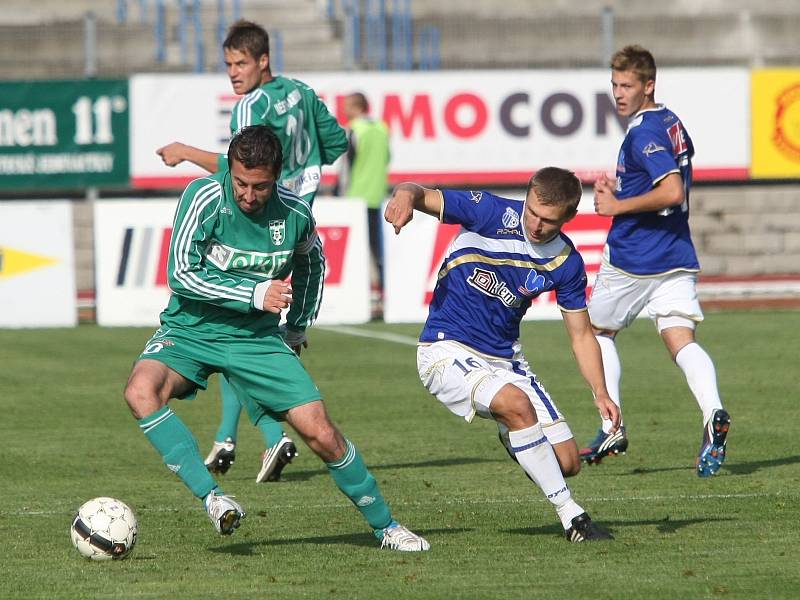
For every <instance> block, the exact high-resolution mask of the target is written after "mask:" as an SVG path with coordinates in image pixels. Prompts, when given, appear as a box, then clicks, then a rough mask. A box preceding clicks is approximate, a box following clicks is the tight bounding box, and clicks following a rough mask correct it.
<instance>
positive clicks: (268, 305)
mask: <svg viewBox="0 0 800 600" xmlns="http://www.w3.org/2000/svg"><path fill="white" fill-rule="evenodd" d="M291 303H292V286H291V285H289V284H288V283H286V282H285V281H281V280H280V279H275V280H273V281H272V283H271V284H270V286H269V288H267V293H266V294H264V304H263V309H264V310H265V311H267V312H271V313H280V312H281V311H282V310H283V309H284V308H289V305H290V304H291Z"/></svg>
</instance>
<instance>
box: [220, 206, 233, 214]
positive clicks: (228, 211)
mask: <svg viewBox="0 0 800 600" xmlns="http://www.w3.org/2000/svg"><path fill="white" fill-rule="evenodd" d="M219 212H221V213H222V214H223V215H232V214H233V211H232V210H231V208H230V207H229V206H223V207H222V208H221V209H219Z"/></svg>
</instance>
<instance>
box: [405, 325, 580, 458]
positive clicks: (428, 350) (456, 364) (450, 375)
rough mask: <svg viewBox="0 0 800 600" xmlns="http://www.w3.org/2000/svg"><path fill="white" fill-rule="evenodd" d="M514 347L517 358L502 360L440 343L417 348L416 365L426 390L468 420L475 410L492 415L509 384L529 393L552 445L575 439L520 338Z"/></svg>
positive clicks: (482, 415) (460, 345) (469, 420)
mask: <svg viewBox="0 0 800 600" xmlns="http://www.w3.org/2000/svg"><path fill="white" fill-rule="evenodd" d="M514 350H515V353H514V358H512V359H502V358H497V357H492V356H487V355H485V354H481V353H479V352H476V351H475V350H473V349H472V348H469V347H468V346H464V345H463V344H459V343H458V342H452V341H444V342H435V343H433V344H430V345H426V346H419V347H418V348H417V370H418V371H419V378H420V379H421V380H422V385H424V386H425V389H427V390H428V391H429V392H430V393H431V394H433V395H434V396H436V398H437V399H438V400H439V402H441V403H442V404H444V405H445V406H446V407H447V408H448V409H449V410H450V412H452V413H454V414H456V415H458V416H459V417H462V418H464V419H465V420H466V421H467V422H472V420H473V419H474V418H475V415H476V414H477V415H478V416H480V417H483V418H485V419H491V418H492V414H491V411H490V409H489V406H490V405H491V403H492V399H493V398H494V396H495V394H497V392H498V391H500V388H502V387H503V386H504V385H505V384H507V383H510V384H512V385H515V386H517V387H518V388H519V389H521V390H522V391H523V392H525V394H527V396H528V398H529V399H530V401H531V404H532V405H533V408H534V409H535V410H536V416H537V418H538V420H539V423H541V425H542V431H543V432H544V434H545V436H546V437H547V439H548V441H549V442H550V443H551V444H557V443H559V442H563V441H566V440H569V439H572V437H573V436H572V431H571V430H570V428H569V425H567V422H566V421H565V420H564V416H563V415H562V414H561V412H559V410H558V408H557V407H556V405H555V403H554V402H553V401H552V400H551V399H550V395H549V394H548V393H547V392H546V391H545V389H544V387H543V386H542V384H541V383H539V381H538V380H537V378H536V375H535V374H534V373H533V372H532V371H531V370H530V367H529V366H528V362H527V361H526V360H525V356H524V355H523V354H522V348H521V345H520V344H519V343H517V344H516V345H515V347H514ZM501 430H502V428H501Z"/></svg>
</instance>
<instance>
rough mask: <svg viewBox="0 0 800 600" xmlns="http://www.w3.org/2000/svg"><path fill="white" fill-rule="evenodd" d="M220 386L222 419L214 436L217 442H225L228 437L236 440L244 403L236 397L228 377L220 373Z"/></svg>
mask: <svg viewBox="0 0 800 600" xmlns="http://www.w3.org/2000/svg"><path fill="white" fill-rule="evenodd" d="M219 388H220V391H221V392H222V420H221V421H220V423H219V429H217V435H216V437H215V438H214V440H215V441H217V442H224V441H225V440H226V439H228V438H231V439H232V440H233V441H234V442H235V441H236V433H237V431H238V430H239V415H241V414H242V405H241V404H239V400H238V399H237V398H236V392H235V391H233V386H232V385H231V384H230V383H228V379H227V378H226V377H225V376H224V375H220V378H219Z"/></svg>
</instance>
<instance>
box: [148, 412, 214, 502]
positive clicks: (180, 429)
mask: <svg viewBox="0 0 800 600" xmlns="http://www.w3.org/2000/svg"><path fill="white" fill-rule="evenodd" d="M138 423H139V428H140V429H141V430H142V433H144V435H145V436H146V437H147V439H148V440H150V443H151V444H153V446H154V447H155V449H156V450H158V453H159V454H160V455H161V458H162V460H163V461H164V464H165V465H167V468H168V469H169V470H170V471H172V472H173V473H175V474H176V475H177V476H178V477H179V478H180V479H181V481H183V483H184V485H185V486H186V487H188V488H189V489H190V490H191V492H192V493H193V494H194V495H195V496H197V497H198V498H205V497H206V496H207V495H208V493H209V492H210V491H211V490H213V489H214V488H216V487H217V482H216V481H214V478H213V477H212V476H211V474H210V473H209V472H208V469H206V466H205V465H204V464H203V457H202V456H201V455H200V449H199V448H198V447H197V441H196V440H195V439H194V436H193V435H192V432H191V431H189V429H188V428H187V427H186V425H184V423H183V421H181V419H180V417H179V416H178V415H176V414H175V413H174V412H172V409H171V408H170V407H169V406H165V407H163V408H162V409H160V410H157V411H156V412H154V413H152V414H150V415H147V416H146V417H144V418H142V419H139V420H138ZM219 492H220V493H222V490H219Z"/></svg>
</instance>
